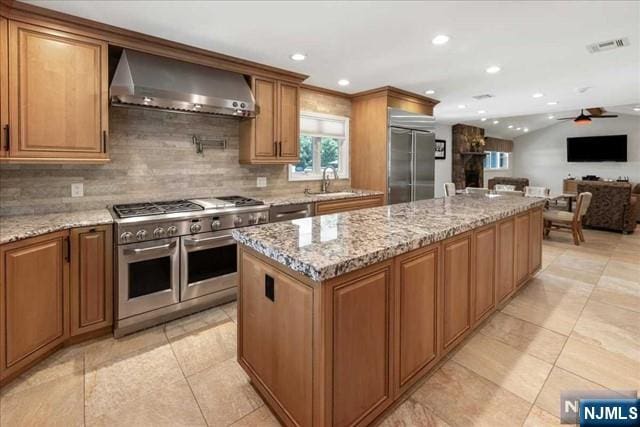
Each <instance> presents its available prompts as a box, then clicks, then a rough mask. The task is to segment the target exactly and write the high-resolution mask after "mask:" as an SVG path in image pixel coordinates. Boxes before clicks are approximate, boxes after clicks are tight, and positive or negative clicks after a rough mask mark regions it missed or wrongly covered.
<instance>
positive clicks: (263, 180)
mask: <svg viewBox="0 0 640 427" xmlns="http://www.w3.org/2000/svg"><path fill="white" fill-rule="evenodd" d="M266 186H267V177H266V176H259V177H258V178H257V179H256V187H266Z"/></svg>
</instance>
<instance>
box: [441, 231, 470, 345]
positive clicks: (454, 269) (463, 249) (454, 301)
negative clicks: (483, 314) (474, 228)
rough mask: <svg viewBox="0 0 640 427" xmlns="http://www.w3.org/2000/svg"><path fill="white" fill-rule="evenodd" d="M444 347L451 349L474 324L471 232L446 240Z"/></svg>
mask: <svg viewBox="0 0 640 427" xmlns="http://www.w3.org/2000/svg"><path fill="white" fill-rule="evenodd" d="M443 253H444V270H443V273H444V284H443V288H444V290H443V293H444V306H443V317H444V320H443V329H444V332H443V347H444V349H445V350H446V349H449V348H450V347H452V346H453V345H454V344H456V343H457V341H458V340H459V339H460V338H461V337H462V336H463V335H464V334H465V332H467V331H468V330H469V328H470V327H471V313H470V311H471V310H470V308H471V301H470V300H471V298H470V294H471V235H470V234H467V235H465V236H463V237H455V238H453V239H452V240H449V241H447V242H445V243H444V247H443Z"/></svg>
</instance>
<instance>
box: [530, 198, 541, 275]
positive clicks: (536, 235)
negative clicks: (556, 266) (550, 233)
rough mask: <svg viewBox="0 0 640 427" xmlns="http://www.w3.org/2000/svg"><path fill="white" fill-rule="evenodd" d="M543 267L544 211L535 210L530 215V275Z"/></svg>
mask: <svg viewBox="0 0 640 427" xmlns="http://www.w3.org/2000/svg"><path fill="white" fill-rule="evenodd" d="M541 265H542V210H541V209H534V210H532V211H531V212H530V214H529V273H530V274H533V273H534V272H535V271H536V270H537V269H539V268H540V266H541Z"/></svg>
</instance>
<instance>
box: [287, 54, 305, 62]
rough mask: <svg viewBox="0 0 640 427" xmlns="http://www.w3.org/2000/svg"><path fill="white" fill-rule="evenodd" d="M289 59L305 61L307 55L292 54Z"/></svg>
mask: <svg viewBox="0 0 640 427" xmlns="http://www.w3.org/2000/svg"><path fill="white" fill-rule="evenodd" d="M289 58H291V59H293V60H294V61H304V60H305V59H307V55H305V54H304V53H294V54H292V55H291V56H290V57H289Z"/></svg>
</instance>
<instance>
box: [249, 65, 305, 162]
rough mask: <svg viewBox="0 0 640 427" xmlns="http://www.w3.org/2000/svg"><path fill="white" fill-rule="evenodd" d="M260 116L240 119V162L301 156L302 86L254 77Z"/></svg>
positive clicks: (274, 160) (284, 160)
mask: <svg viewBox="0 0 640 427" xmlns="http://www.w3.org/2000/svg"><path fill="white" fill-rule="evenodd" d="M251 88H252V90H253V94H254V96H255V99H256V110H257V114H256V117H255V118H253V119H244V120H243V121H242V122H240V163H245V164H287V163H295V162H297V161H298V158H299V147H300V143H299V133H300V124H299V123H300V101H299V86H298V85H296V84H293V83H287V82H283V81H278V80H274V79H269V78H263V77H253V78H252V79H251Z"/></svg>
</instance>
